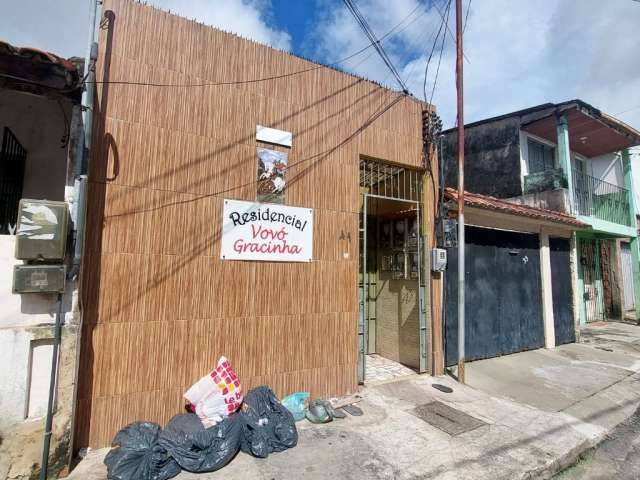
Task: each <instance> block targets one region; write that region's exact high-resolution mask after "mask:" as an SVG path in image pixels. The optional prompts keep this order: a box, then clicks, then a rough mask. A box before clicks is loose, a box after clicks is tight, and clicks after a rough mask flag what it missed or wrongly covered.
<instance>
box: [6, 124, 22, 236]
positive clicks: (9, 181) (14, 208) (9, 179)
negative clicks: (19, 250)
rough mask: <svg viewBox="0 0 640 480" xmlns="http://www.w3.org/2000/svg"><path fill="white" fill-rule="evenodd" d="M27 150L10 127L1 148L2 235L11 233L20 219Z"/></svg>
mask: <svg viewBox="0 0 640 480" xmlns="http://www.w3.org/2000/svg"><path fill="white" fill-rule="evenodd" d="M26 158H27V151H26V150H25V148H24V147H23V146H22V145H21V144H20V142H19V141H18V139H17V138H16V136H15V135H14V134H13V132H12V131H11V130H9V128H8V127H5V128H4V133H3V135H2V150H0V235H6V234H8V233H10V228H14V227H15V225H16V223H17V220H18V203H19V202H20V197H22V184H23V182H24V168H25V162H26Z"/></svg>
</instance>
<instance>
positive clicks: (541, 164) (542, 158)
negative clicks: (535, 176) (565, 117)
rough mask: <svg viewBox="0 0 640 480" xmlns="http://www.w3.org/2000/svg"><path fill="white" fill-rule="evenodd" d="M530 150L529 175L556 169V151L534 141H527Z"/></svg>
mask: <svg viewBox="0 0 640 480" xmlns="http://www.w3.org/2000/svg"><path fill="white" fill-rule="evenodd" d="M527 146H528V149H529V173H539V172H544V171H546V170H552V169H554V168H555V163H556V162H555V157H556V149H555V147H551V146H549V145H545V144H544V143H541V142H537V141H535V140H532V139H530V138H529V139H528V140H527Z"/></svg>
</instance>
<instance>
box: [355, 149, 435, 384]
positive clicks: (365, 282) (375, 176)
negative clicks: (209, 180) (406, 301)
mask: <svg viewBox="0 0 640 480" xmlns="http://www.w3.org/2000/svg"><path fill="white" fill-rule="evenodd" d="M423 175H424V172H423V171H420V170H414V169H410V168H404V167H400V166H396V165H389V164H385V163H383V162H379V161H375V160H368V159H367V160H365V159H361V160H360V191H361V192H362V193H361V195H362V196H361V198H362V202H361V212H360V213H361V214H360V259H359V260H360V281H359V292H360V314H359V316H358V318H359V320H358V369H357V370H358V381H359V382H361V383H363V382H364V379H365V367H366V366H365V357H366V354H367V351H368V350H369V349H370V348H371V342H369V340H368V338H369V336H368V330H369V329H370V328H372V327H375V328H376V329H377V324H378V323H379V322H380V316H379V312H377V311H375V312H374V313H373V315H371V313H370V310H371V308H372V303H373V302H375V301H376V292H377V290H379V288H381V287H380V284H378V286H376V285H372V282H376V281H377V282H380V279H379V278H378V275H377V273H376V272H375V271H376V270H377V268H381V267H380V266H377V267H375V266H374V267H373V268H371V267H370V265H376V261H375V259H373V258H372V259H369V258H368V256H369V251H368V246H367V245H368V243H370V242H371V238H373V237H372V235H373V234H374V233H375V231H376V230H375V227H376V224H375V223H374V222H369V215H370V214H377V213H376V212H375V211H374V209H375V207H376V205H377V204H379V203H380V202H387V203H389V202H391V203H393V204H397V205H399V206H402V208H401V209H400V210H401V211H403V210H409V211H415V215H416V218H417V222H416V225H417V227H418V228H417V230H416V237H417V238H416V239H415V245H412V249H414V250H412V253H411V254H410V253H409V252H404V257H403V259H404V263H403V264H404V265H405V266H406V270H405V277H408V278H411V279H413V278H415V279H416V280H417V286H418V304H419V307H418V327H417V330H418V331H417V332H414V333H412V335H414V338H415V336H418V338H419V362H418V363H419V371H420V372H424V371H426V368H427V351H426V350H427V337H426V333H427V325H426V302H425V298H426V295H425V291H424V290H425V284H424V283H423V282H426V279H425V278H423V277H425V276H424V275H423V273H422V272H423V268H422V265H423V258H422V249H423V245H424V240H423V237H422V231H421V223H420V218H421V217H420V213H421V208H420V206H421V204H422V193H421V191H422V187H421V185H422V177H423ZM370 223H373V225H370ZM413 252H415V253H413ZM371 260H373V261H371ZM414 264H415V265H417V266H418V268H416V270H417V272H415V274H416V276H417V278H416V276H414V272H413V270H412V268H413V267H412V265H414ZM372 272H373V274H372ZM372 320H373V321H372ZM376 342H377V340H376Z"/></svg>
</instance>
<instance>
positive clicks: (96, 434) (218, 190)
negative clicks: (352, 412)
mask: <svg viewBox="0 0 640 480" xmlns="http://www.w3.org/2000/svg"><path fill="white" fill-rule="evenodd" d="M103 15H104V21H103V23H102V25H103V27H102V28H101V31H100V42H99V45H100V48H99V60H98V65H97V75H98V82H105V83H98V84H97V96H96V99H97V105H96V115H95V128H94V136H93V138H94V149H93V153H92V160H91V168H90V188H89V203H88V232H87V238H86V241H85V253H86V256H85V262H84V270H83V280H82V304H83V315H84V317H83V332H82V345H81V355H80V370H79V385H78V404H77V417H76V426H77V428H76V442H75V443H76V447H84V446H91V447H101V446H105V445H107V444H109V443H110V441H111V440H112V438H113V435H114V434H115V433H116V432H117V431H118V430H119V429H120V428H121V427H122V426H124V425H125V424H127V423H128V422H130V421H134V420H143V419H144V420H150V421H155V422H158V423H160V424H164V423H165V422H166V421H167V420H168V419H169V418H170V417H171V416H172V415H174V414H175V413H177V412H180V411H181V410H182V408H183V400H182V394H183V392H184V391H186V389H187V388H188V387H189V386H190V385H191V384H192V383H193V382H195V381H196V380H197V379H199V378H200V377H201V376H202V375H204V374H205V373H207V372H208V371H209V370H210V369H211V368H212V367H213V366H214V365H215V363H216V361H217V359H218V357H219V356H221V355H226V356H227V357H228V358H229V359H230V360H231V362H232V364H233V365H234V367H235V368H236V370H237V372H238V374H239V376H240V379H241V381H242V384H243V386H244V388H245V389H249V388H252V387H254V386H257V385H260V384H268V385H270V386H271V387H272V388H273V389H274V390H275V392H276V393H277V394H278V395H285V394H288V393H291V392H293V391H299V390H307V391H310V392H311V393H312V395H313V396H333V395H340V394H346V393H348V392H353V391H354V390H355V389H356V388H357V379H356V363H357V351H356V349H357V315H358V291H357V288H358V286H357V283H358V240H357V239H358V220H359V216H358V215H359V209H360V192H359V178H358V175H359V171H358V162H359V158H360V156H363V155H366V156H369V157H375V158H378V159H381V160H384V161H388V162H393V163H398V164H403V165H407V166H411V167H421V166H422V129H421V118H422V117H421V115H422V113H421V112H422V109H423V108H424V107H425V105H424V104H422V103H420V102H418V101H416V100H415V99H412V98H408V97H403V98H401V99H400V101H399V102H398V103H396V104H395V105H394V106H393V108H391V109H390V110H389V111H387V112H385V113H383V114H382V115H381V116H380V117H379V118H376V119H375V121H373V122H372V123H371V125H370V126H368V127H367V128H366V129H364V130H363V131H360V127H361V126H362V125H363V124H366V122H367V121H368V120H370V119H371V118H375V116H376V114H377V113H378V112H381V111H382V110H383V109H384V108H385V107H386V106H387V105H389V104H390V103H391V102H392V101H393V100H394V99H396V98H397V97H398V96H399V94H398V93H396V92H392V91H389V90H386V89H384V88H381V87H380V86H378V85H376V84H374V83H371V82H368V81H365V80H363V79H360V78H357V77H354V76H352V75H348V74H344V73H341V72H338V71H336V70H332V69H329V68H326V67H322V66H319V65H317V64H314V63H311V62H308V61H306V60H303V59H300V58H297V57H294V56H292V55H290V54H287V53H284V52H280V51H277V50H274V49H271V48H268V47H265V46H262V45H260V44H257V43H255V42H252V41H248V40H245V39H242V38H240V37H237V36H235V35H231V34H228V33H225V32H222V31H220V30H216V29H213V28H209V27H206V26H204V25H201V24H198V23H196V22H193V21H190V20H187V19H183V18H179V17H176V16H174V15H171V14H168V13H165V12H162V11H160V10H157V9H155V8H153V7H150V6H145V5H141V4H138V3H134V2H131V1H130V0H106V1H105V3H104V6H103ZM300 71H303V73H297V74H292V75H290V76H286V77H282V78H277V79H272V80H267V81H259V82H248V83H230V84H224V85H220V84H219V83H221V82H237V81H239V80H250V79H259V78H264V77H272V76H278V75H284V74H291V73H294V72H300ZM122 81H127V82H143V83H156V84H165V85H166V84H171V85H176V84H180V85H184V84H190V85H192V84H206V83H216V84H218V85H215V86H211V85H210V86H191V87H177V86H163V87H161V86H144V85H131V84H122V83H107V82H122ZM257 124H260V125H265V126H269V127H273V128H278V129H282V130H287V131H291V132H293V147H292V148H291V149H282V148H279V147H270V146H268V145H263V144H260V143H259V142H256V139H255V131H256V125H257ZM259 146H267V147H268V148H276V149H279V150H284V151H287V152H288V154H289V172H288V186H287V191H286V203H287V204H288V205H292V206H304V207H308V208H313V209H314V251H313V261H312V262H310V263H260V262H231V261H221V260H220V230H221V223H222V219H221V216H222V202H223V199H224V198H235V199H241V200H251V201H255V200H256V184H255V177H256V168H257V159H256V147H259ZM347 234H348V235H347Z"/></svg>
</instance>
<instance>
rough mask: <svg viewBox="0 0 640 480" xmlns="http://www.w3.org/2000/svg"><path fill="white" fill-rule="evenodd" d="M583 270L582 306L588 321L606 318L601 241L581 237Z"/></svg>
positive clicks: (581, 264) (581, 263)
mask: <svg viewBox="0 0 640 480" xmlns="http://www.w3.org/2000/svg"><path fill="white" fill-rule="evenodd" d="M580 268H581V271H582V283H583V292H582V308H583V309H584V318H585V320H586V321H587V322H596V321H599V320H604V294H603V285H602V270H601V265H600V241H599V240H594V239H585V238H583V239H580Z"/></svg>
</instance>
